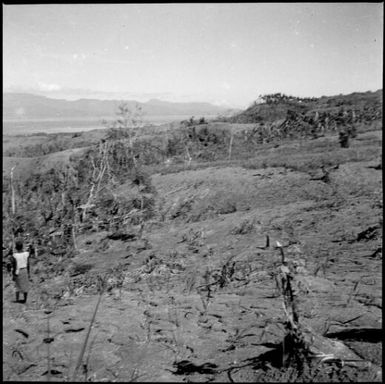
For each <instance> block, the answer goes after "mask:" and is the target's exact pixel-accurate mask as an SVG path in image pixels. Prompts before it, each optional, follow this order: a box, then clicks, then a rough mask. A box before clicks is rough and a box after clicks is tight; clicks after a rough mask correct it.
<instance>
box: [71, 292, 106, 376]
mask: <svg viewBox="0 0 385 384" xmlns="http://www.w3.org/2000/svg"><path fill="white" fill-rule="evenodd" d="M102 295H103V290H101V291H100V294H99V299H98V302H97V303H96V307H95V311H94V314H93V316H92V319H91V322H90V325H89V326H88V331H87V335H86V337H85V339H84V342H83V345H82V349H81V351H80V354H79V358H78V361H77V363H76V366H75V370H74V373H73V375H72V381H75V378H76V374H77V371H78V369H79V367H80V365H81V363H82V360H83V356H84V352H85V351H86V347H87V342H88V338H89V336H90V333H91V329H92V326H93V324H94V321H95V318H96V312H97V311H98V308H99V304H100V301H101V299H102Z"/></svg>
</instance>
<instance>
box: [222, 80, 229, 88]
mask: <svg viewBox="0 0 385 384" xmlns="http://www.w3.org/2000/svg"><path fill="white" fill-rule="evenodd" d="M222 88H224V89H226V90H229V89H231V85H230V84H229V83H228V82H227V81H223V82H222Z"/></svg>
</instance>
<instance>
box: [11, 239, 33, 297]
mask: <svg viewBox="0 0 385 384" xmlns="http://www.w3.org/2000/svg"><path fill="white" fill-rule="evenodd" d="M15 248H16V252H14V253H13V255H12V279H13V281H14V282H15V284H16V302H17V303H26V302H27V296H28V291H29V280H30V262H29V256H30V252H29V251H25V252H23V241H22V240H16V243H15ZM20 293H23V294H24V299H23V300H22V301H20Z"/></svg>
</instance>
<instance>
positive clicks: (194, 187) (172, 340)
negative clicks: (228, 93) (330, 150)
mask: <svg viewBox="0 0 385 384" xmlns="http://www.w3.org/2000/svg"><path fill="white" fill-rule="evenodd" d="M371 165H374V162H373V161H372V162H363V161H362V162H355V163H345V164H342V165H340V166H339V168H338V169H335V170H333V171H332V172H331V174H330V177H331V180H332V182H330V183H325V182H323V181H321V180H312V179H314V178H316V177H314V175H310V174H309V173H305V172H297V171H292V170H290V169H286V168H269V167H267V168H265V169H257V170H256V169H245V168H240V167H226V168H206V169H201V170H195V171H184V172H179V173H174V174H163V175H161V174H157V175H154V176H153V177H152V181H153V184H154V186H155V188H156V189H157V191H158V197H157V199H158V200H157V203H158V205H159V207H160V216H159V217H157V218H156V219H154V220H153V222H152V223H147V224H146V226H145V227H144V231H143V235H142V237H141V238H140V239H137V240H133V241H130V240H127V241H125V242H124V241H121V240H116V241H113V240H111V239H108V238H107V233H103V232H99V233H93V234H89V235H87V236H83V237H82V238H79V244H78V245H79V248H80V250H79V254H78V256H76V257H75V258H74V259H73V260H72V269H71V268H69V269H68V270H67V271H66V272H65V273H62V274H58V275H57V276H56V277H54V278H52V276H47V275H44V274H40V273H39V268H40V267H39V263H38V262H37V263H36V264H35V266H34V268H35V273H34V284H33V289H32V292H31V294H30V301H29V303H28V304H27V305H25V306H23V305H22V304H16V303H14V302H13V287H12V282H11V281H10V280H9V278H8V276H6V277H5V279H4V280H3V292H4V295H3V329H4V332H3V353H4V354H3V375H4V376H3V377H4V379H5V380H45V378H46V374H47V369H48V368H47V353H48V346H49V349H50V366H51V369H52V371H51V373H52V376H54V377H55V379H57V380H64V379H65V378H68V377H71V375H72V372H73V370H74V366H75V363H76V359H77V358H78V355H79V352H80V346H81V343H82V342H83V340H84V337H85V334H86V332H87V327H88V324H89V321H90V319H91V317H92V313H93V310H94V308H95V305H96V302H97V299H98V296H97V293H96V282H97V278H96V276H97V274H98V273H100V272H101V271H106V270H108V269H109V268H114V267H115V270H114V271H111V273H110V279H109V280H108V285H107V292H106V293H105V294H104V295H103V297H102V301H101V304H100V307H99V310H98V314H97V317H96V321H95V324H94V328H93V330H92V332H91V337H90V340H89V349H87V353H86V356H85V360H86V369H83V368H82V369H80V370H79V372H80V374H79V376H78V379H83V378H84V377H85V376H87V377H88V378H89V380H97V381H102V380H108V381H112V380H117V381H129V380H134V379H137V380H139V381H178V382H179V381H186V380H193V381H230V380H233V381H261V380H267V381H269V380H270V381H276V380H277V377H276V378H275V379H274V377H273V378H272V377H270V379H269V377H267V376H266V373H264V371H263V370H262V369H260V361H259V359H260V357H261V356H262V355H263V354H264V353H267V352H269V351H271V350H272V348H273V347H274V346H275V345H278V344H279V343H280V342H281V341H282V338H283V335H284V332H283V326H282V324H283V322H284V321H285V315H284V313H283V310H282V299H281V297H280V296H279V294H278V291H277V288H276V283H275V280H274V272H275V271H276V269H277V267H278V265H279V260H280V255H279V252H278V250H276V249H275V248H274V246H275V244H276V241H279V242H280V243H282V244H283V246H284V249H285V252H286V254H287V257H288V258H289V259H295V260H297V261H298V262H299V264H300V266H301V268H300V272H299V273H298V279H299V281H300V282H301V285H300V286H301V291H300V292H301V295H300V298H301V306H300V308H301V311H300V316H301V321H302V323H303V324H304V326H306V327H307V328H308V329H309V330H312V332H314V335H318V336H319V338H316V340H314V348H319V349H320V350H322V351H323V352H325V353H327V350H328V349H330V350H333V351H335V350H336V348H337V347H336V346H338V347H339V348H340V355H341V356H340V357H341V358H343V359H346V360H349V359H350V360H365V361H367V362H370V364H371V366H372V368H371V370H368V369H366V370H365V368H363V369H361V370H355V369H352V368H348V367H347V368H346V369H345V368H344V369H345V371H344V372H345V376H346V377H345V379H346V380H353V381H357V380H368V381H371V380H375V381H380V380H381V377H380V375H377V373H376V372H377V371H379V369H380V366H381V361H382V348H381V343H380V342H379V340H380V338H379V334H380V332H381V329H382V276H381V265H382V251H381V250H380V251H378V250H379V249H380V247H381V246H382V193H381V190H382V176H381V172H380V171H378V170H376V169H374V168H368V167H369V166H371ZM266 235H268V236H269V239H270V246H269V247H267V248H266V247H265V245H266ZM227 261H231V263H234V264H232V265H233V273H232V275H231V276H230V275H229V278H228V279H227V280H226V281H224V283H223V286H222V287H220V286H219V285H218V284H213V285H212V289H211V290H207V287H206V286H207V284H208V283H212V282H213V281H215V278H214V276H215V271H217V274H218V275H220V272H221V270H222V268H223V266H224V264H226V262H227ZM55 262H56V261H55ZM80 265H83V266H86V267H84V270H83V272H79V270H80V267H79V266H80ZM74 271H75V272H74ZM76 271H78V272H79V273H78V274H76ZM117 281H118V282H120V283H121V288H122V289H121V291H120V290H119V284H117ZM44 292H48V295H46V294H45V293H44ZM47 297H48V299H47ZM47 308H49V309H50V310H51V311H52V312H51V313H50V314H49V315H47V314H46V313H45V312H44V310H46V309H47ZM47 316H49V319H50V320H49V335H48V333H47ZM327 334H329V335H330V334H331V335H332V336H333V337H332V338H325V337H322V336H325V335H327ZM48 337H51V338H53V339H52V340H48V341H50V342H49V343H47V339H46V338H48ZM44 340H45V341H46V342H44ZM333 343H334V344H333ZM178 363H179V364H178ZM82 370H83V373H82ZM264 375H265V376H264ZM282 375H283V373H282ZM324 375H326V376H322V377H320V380H322V381H328V380H331V381H340V380H341V378H340V377H339V378H337V379H336V378H335V377H334V378H333V376H332V373H330V374H328V372H327V369H326V368H325V372H324ZM328 375H329V376H328ZM282 377H283V378H284V376H281V377H280V379H281V380H282ZM284 381H285V379H284Z"/></svg>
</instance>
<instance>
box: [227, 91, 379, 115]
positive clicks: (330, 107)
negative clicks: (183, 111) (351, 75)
mask: <svg viewBox="0 0 385 384" xmlns="http://www.w3.org/2000/svg"><path fill="white" fill-rule="evenodd" d="M277 95H278V94H277ZM281 96H282V95H281ZM283 96H284V95H283ZM340 108H346V109H354V110H356V111H363V110H365V109H368V108H370V109H376V110H382V89H381V90H378V91H376V92H362V93H359V92H355V93H351V94H349V95H338V96H322V97H320V98H312V99H300V98H296V97H286V96H284V97H277V98H271V100H269V102H265V103H256V102H255V103H253V104H252V105H251V106H250V107H248V108H247V109H246V110H244V111H242V112H240V113H237V114H235V115H234V116H232V117H230V118H228V121H229V122H232V123H257V122H262V121H264V122H272V121H276V120H280V119H285V118H286V116H287V112H288V111H289V110H290V111H294V112H297V113H304V114H306V113H308V112H315V111H318V112H334V111H336V110H338V109H340Z"/></svg>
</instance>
